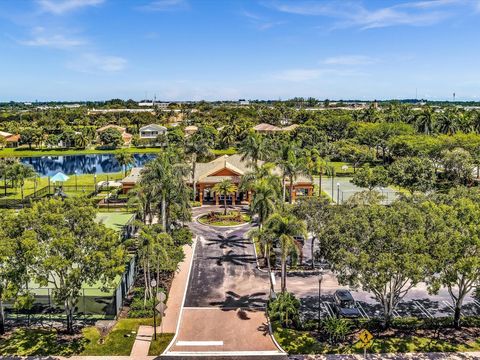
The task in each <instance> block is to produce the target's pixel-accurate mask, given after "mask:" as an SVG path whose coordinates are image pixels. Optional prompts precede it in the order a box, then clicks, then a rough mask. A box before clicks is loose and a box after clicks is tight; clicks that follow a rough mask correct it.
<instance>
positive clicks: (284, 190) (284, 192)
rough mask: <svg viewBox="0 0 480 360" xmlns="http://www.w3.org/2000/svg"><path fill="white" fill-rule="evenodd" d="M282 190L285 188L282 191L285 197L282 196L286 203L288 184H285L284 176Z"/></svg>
mask: <svg viewBox="0 0 480 360" xmlns="http://www.w3.org/2000/svg"><path fill="white" fill-rule="evenodd" d="M282 188H283V189H282V191H283V195H282V196H283V202H285V201H286V195H287V194H286V192H287V190H286V184H285V175H283V177H282Z"/></svg>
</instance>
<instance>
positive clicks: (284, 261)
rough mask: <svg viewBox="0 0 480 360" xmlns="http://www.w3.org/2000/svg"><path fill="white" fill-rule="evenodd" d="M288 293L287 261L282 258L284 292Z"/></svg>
mask: <svg viewBox="0 0 480 360" xmlns="http://www.w3.org/2000/svg"><path fill="white" fill-rule="evenodd" d="M285 291H287V259H286V258H285V257H283V256H282V292H285Z"/></svg>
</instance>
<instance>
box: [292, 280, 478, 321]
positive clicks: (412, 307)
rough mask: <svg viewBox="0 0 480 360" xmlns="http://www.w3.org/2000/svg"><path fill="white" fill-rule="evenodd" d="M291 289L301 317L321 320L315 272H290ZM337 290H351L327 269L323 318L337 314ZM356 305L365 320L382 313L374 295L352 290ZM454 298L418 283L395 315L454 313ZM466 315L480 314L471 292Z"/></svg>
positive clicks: (420, 316)
mask: <svg viewBox="0 0 480 360" xmlns="http://www.w3.org/2000/svg"><path fill="white" fill-rule="evenodd" d="M287 287H288V290H289V291H291V292H293V293H295V294H296V295H297V296H298V297H299V299H300V300H301V310H302V316H303V317H304V318H305V319H318V306H319V297H318V291H319V283H318V275H316V274H306V273H304V274H289V276H288V280H287ZM337 289H348V287H345V286H341V285H340V284H338V282H337V280H336V278H335V276H334V275H333V274H332V273H330V272H327V273H326V274H324V276H323V280H322V290H321V294H322V296H321V301H320V309H321V317H322V318H325V317H332V316H335V310H334V301H333V294H334V292H335V291H336V290H337ZM350 292H351V294H352V296H353V298H354V300H355V307H356V308H357V309H358V310H359V312H360V315H361V317H362V318H364V319H371V318H378V317H381V316H382V309H381V306H380V304H379V303H378V302H377V301H376V300H375V299H374V298H373V296H372V295H371V294H369V293H367V292H364V291H358V290H357V291H354V290H351V291H350ZM453 313H454V309H453V304H452V300H451V298H450V295H449V294H448V291H447V290H446V289H441V290H440V291H439V293H438V294H436V295H430V294H428V291H427V288H426V285H425V284H418V285H417V286H416V287H414V288H413V289H412V290H411V291H410V292H409V293H407V295H406V296H405V298H404V299H403V300H402V301H401V302H400V303H399V304H398V306H397V308H396V309H395V311H394V313H393V315H394V317H418V318H431V319H433V318H438V317H447V316H453ZM462 315H463V316H480V301H479V299H476V298H474V297H473V296H472V294H470V295H469V296H467V297H466V299H465V301H464V305H463V311H462Z"/></svg>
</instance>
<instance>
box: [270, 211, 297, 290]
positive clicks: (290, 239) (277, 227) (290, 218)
mask: <svg viewBox="0 0 480 360" xmlns="http://www.w3.org/2000/svg"><path fill="white" fill-rule="evenodd" d="M265 227H266V229H267V231H270V232H271V233H272V234H273V235H274V237H275V238H276V239H278V240H279V242H280V250H281V261H282V281H281V283H282V287H281V288H282V292H285V291H286V290H287V276H286V275H287V257H288V255H289V254H290V253H291V252H292V251H296V250H297V249H299V248H301V245H300V244H299V243H298V242H297V241H295V239H294V236H299V235H302V236H304V237H305V238H306V237H307V229H306V225H305V222H303V221H302V220H299V219H298V218H297V217H295V216H294V215H293V214H288V213H287V214H285V215H282V214H279V213H276V214H273V215H272V216H271V217H270V218H269V219H268V220H267V222H266V223H265ZM300 254H301V251H300Z"/></svg>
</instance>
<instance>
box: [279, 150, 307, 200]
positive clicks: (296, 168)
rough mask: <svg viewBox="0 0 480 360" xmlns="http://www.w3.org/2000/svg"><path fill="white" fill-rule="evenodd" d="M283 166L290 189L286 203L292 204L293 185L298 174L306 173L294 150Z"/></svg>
mask: <svg viewBox="0 0 480 360" xmlns="http://www.w3.org/2000/svg"><path fill="white" fill-rule="evenodd" d="M283 166H284V172H285V174H286V175H287V177H288V181H289V188H290V189H289V191H290V198H289V201H288V202H289V203H290V204H292V203H293V187H294V183H295V181H296V180H297V177H298V176H299V175H300V174H305V173H306V172H307V171H306V168H305V165H304V161H303V159H301V158H300V157H299V156H298V154H297V152H296V151H295V150H293V151H290V152H289V154H288V159H287V161H286V162H285V163H284V165H283Z"/></svg>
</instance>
